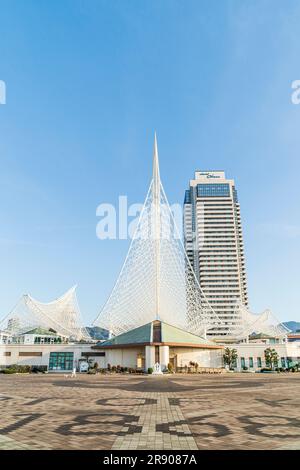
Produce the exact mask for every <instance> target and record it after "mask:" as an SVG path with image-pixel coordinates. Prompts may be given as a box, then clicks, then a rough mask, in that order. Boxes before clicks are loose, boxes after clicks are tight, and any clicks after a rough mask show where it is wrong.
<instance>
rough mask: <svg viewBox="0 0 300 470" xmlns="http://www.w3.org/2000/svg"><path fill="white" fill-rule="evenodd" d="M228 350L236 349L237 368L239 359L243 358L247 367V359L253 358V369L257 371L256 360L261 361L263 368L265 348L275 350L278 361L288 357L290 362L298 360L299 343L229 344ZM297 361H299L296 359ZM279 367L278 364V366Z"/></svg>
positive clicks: (239, 365)
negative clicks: (259, 359)
mask: <svg viewBox="0 0 300 470" xmlns="http://www.w3.org/2000/svg"><path fill="white" fill-rule="evenodd" d="M228 347H229V348H230V349H236V350H237V353H238V361H237V368H238V369H240V368H241V357H244V358H245V365H246V367H249V357H253V361H254V367H253V369H257V368H258V366H257V358H258V357H260V358H261V360H262V367H265V366H266V364H265V355H264V351H265V350H266V349H267V348H271V349H275V351H276V352H277V353H278V356H279V359H280V358H281V357H284V358H287V357H290V358H292V360H297V358H300V343H281V344H262V343H242V344H231V345H229V346H228ZM298 360H299V359H298ZM279 365H280V364H279Z"/></svg>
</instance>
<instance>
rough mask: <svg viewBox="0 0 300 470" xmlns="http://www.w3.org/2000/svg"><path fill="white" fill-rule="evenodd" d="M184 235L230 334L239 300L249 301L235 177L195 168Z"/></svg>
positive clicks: (220, 331) (222, 330) (218, 333)
mask: <svg viewBox="0 0 300 470" xmlns="http://www.w3.org/2000/svg"><path fill="white" fill-rule="evenodd" d="M183 225H184V241H185V249H186V252H187V255H188V258H189V260H190V263H191V265H192V267H193V269H194V271H195V274H196V277H197V279H198V281H199V284H200V286H201V288H202V290H203V292H204V294H205V296H206V298H207V300H208V302H209V303H210V305H211V306H212V308H213V309H214V311H215V312H216V313H217V315H218V316H219V318H220V319H221V320H222V321H223V325H224V326H222V327H217V328H215V329H213V330H210V331H209V332H208V334H209V335H211V336H214V337H221V338H222V336H224V335H226V334H227V331H228V329H229V328H230V326H231V325H235V320H236V312H235V307H236V304H237V302H238V301H240V302H242V303H243V304H244V305H245V306H247V305H248V294H247V279H246V269H245V255H244V245H243V235H242V225H241V216H240V205H239V202H238V198H237V191H236V188H235V183H234V180H232V179H227V178H226V176H225V173H224V171H196V172H195V178H194V179H192V180H190V184H189V189H188V190H186V192H185V199H184V216H183Z"/></svg>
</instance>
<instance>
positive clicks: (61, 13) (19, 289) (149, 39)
mask: <svg viewBox="0 0 300 470" xmlns="http://www.w3.org/2000/svg"><path fill="white" fill-rule="evenodd" d="M0 9H1V11H0V15H1V22H0V37H1V40H0V80H4V81H5V82H6V86H7V104H6V105H1V106H0V214H1V219H0V315H1V316H2V315H4V314H6V313H8V311H9V310H10V309H11V308H12V307H13V306H14V304H15V303H16V301H17V299H18V297H20V296H21V295H22V294H23V293H27V292H29V293H31V294H32V295H33V296H34V297H35V298H38V299H40V300H42V301H50V300H52V299H53V298H55V297H57V296H59V295H61V294H62V293H63V292H64V291H66V290H67V289H68V288H69V287H71V286H72V285H73V284H75V283H77V284H78V298H79V302H80V306H81V310H82V313H83V316H84V318H85V320H86V323H90V322H91V321H92V320H93V319H94V318H95V317H96V315H97V314H98V313H99V311H100V308H101V306H102V304H103V302H104V301H105V300H106V298H107V295H108V294H109V292H110V290H111V288H112V286H113V284H114V281H115V279H116V276H117V274H118V272H119V269H120V267H121V264H122V262H123V259H124V257H125V255H126V252H127V248H128V241H126V240H120V241H114V240H106V241H103V240H102V241H100V240H99V239H97V238H96V231H95V230H96V224H97V221H98V219H97V217H96V207H97V206H98V204H100V203H102V202H110V203H113V204H115V203H116V202H117V200H118V196H119V195H122V194H124V195H126V194H127V195H128V198H129V202H130V203H131V202H132V203H134V202H142V201H143V199H144V197H145V194H146V190H147V186H148V184H149V181H150V177H151V158H152V145H153V133H154V130H155V129H156V131H157V134H158V145H159V154H160V166H161V176H162V180H163V183H164V186H165V189H166V192H167V195H168V197H169V200H170V202H182V201H183V196H184V190H185V188H186V187H187V185H188V181H189V179H190V178H192V177H193V174H194V170H195V169H197V168H200V169H205V170H207V169H224V170H225V171H226V175H227V176H228V177H231V178H235V180H236V186H237V189H238V193H239V200H240V203H241V214H242V221H243V229H244V238H245V248H246V262H247V272H248V282H249V299H250V304H251V308H252V310H253V311H257V312H258V311H261V310H262V309H264V308H266V307H270V308H272V309H273V310H274V312H275V313H276V315H277V316H278V317H279V318H280V319H282V320H292V319H293V320H300V312H299V301H298V292H299V281H300V276H299V266H300V251H299V241H300V217H299V216H300V209H299V201H300V183H299V173H300V158H299V155H300V132H299V126H300V105H298V106H297V105H293V104H292V102H291V92H292V90H291V83H292V81H293V80H296V79H300V68H299V57H300V37H299V36H300V32H299V23H300V5H299V2H298V1H293V0H289V2H282V1H276V0H270V1H264V0H259V1H254V0H251V1H247V0H244V1H240V0H235V1H225V0H224V1H222V2H220V1H219V0H214V1H204V0H196V1H194V0H187V1H183V0H182V1H177V0H163V1H162V0H160V1H158V0H151V1H148V0H119V1H118V0H114V1H111V0H107V1H101V0H97V1H94V0H87V1H83V0H82V1H79V0H63V1H61V0H53V1H51V2H49V1H46V0H40V1H37V0H35V1H33V0H22V1H21V0H14V2H12V1H11V0H1V2H0Z"/></svg>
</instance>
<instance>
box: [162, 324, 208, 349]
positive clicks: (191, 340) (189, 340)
mask: <svg viewBox="0 0 300 470" xmlns="http://www.w3.org/2000/svg"><path fill="white" fill-rule="evenodd" d="M161 341H162V343H186V344H208V345H213V344H215V343H213V342H212V341H209V340H207V339H205V338H203V337H202V336H198V335H194V334H193V333H189V332H188V331H185V330H181V329H180V328H177V327H176V326H172V325H169V324H168V323H163V322H162V323H161Z"/></svg>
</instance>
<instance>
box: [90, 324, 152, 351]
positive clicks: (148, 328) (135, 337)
mask: <svg viewBox="0 0 300 470" xmlns="http://www.w3.org/2000/svg"><path fill="white" fill-rule="evenodd" d="M151 337H152V323H147V324H146V325H143V326H139V327H138V328H135V329H134V330H130V331H127V332H126V333H122V334H121V335H118V336H115V337H113V338H110V339H108V340H107V341H104V342H100V343H97V346H117V345H118V344H120V345H121V344H122V345H123V344H139V343H142V344H143V343H150V342H151Z"/></svg>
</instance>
